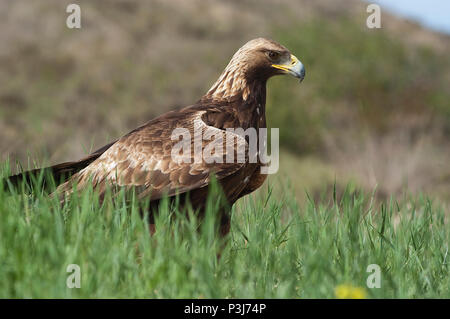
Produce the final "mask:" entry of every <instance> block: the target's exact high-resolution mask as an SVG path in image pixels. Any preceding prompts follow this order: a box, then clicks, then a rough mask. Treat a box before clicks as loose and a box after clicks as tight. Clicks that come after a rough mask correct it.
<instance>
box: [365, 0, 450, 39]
mask: <svg viewBox="0 0 450 319" xmlns="http://www.w3.org/2000/svg"><path fill="white" fill-rule="evenodd" d="M365 2H369V3H376V4H379V5H380V7H381V9H382V10H387V11H389V12H391V13H393V14H395V15H398V16H401V17H404V18H408V19H410V20H414V21H417V22H419V23H420V24H422V25H423V26H425V27H427V28H430V29H433V30H436V31H440V32H444V33H448V34H450V0H372V1H371V0H366V1H365Z"/></svg>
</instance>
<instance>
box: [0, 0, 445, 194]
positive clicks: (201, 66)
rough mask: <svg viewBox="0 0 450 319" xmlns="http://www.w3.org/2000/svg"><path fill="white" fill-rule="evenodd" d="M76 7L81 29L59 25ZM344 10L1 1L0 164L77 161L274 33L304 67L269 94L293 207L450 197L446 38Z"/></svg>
mask: <svg viewBox="0 0 450 319" xmlns="http://www.w3.org/2000/svg"><path fill="white" fill-rule="evenodd" d="M72 2H76V3H77V4H79V5H80V6H81V11H82V22H81V23H82V28H81V29H79V30H77V29H73V30H70V29H68V28H67V27H66V25H65V20H66V17H67V13H66V12H65V10H66V6H67V5H68V4H69V3H72ZM367 15H368V14H367V13H366V4H365V3H362V2H360V1H357V0H352V1H348V0H340V1H323V0H321V1H306V0H303V1H298V0H297V1H295V0H279V1H269V0H258V1H256V0H255V1H219V0H216V1H182V0H171V1H162V0H161V1H137V0H126V1H125V0H124V1H87V0H85V1H65V0H41V1H34V2H30V1H26V0H3V1H2V2H0V30H1V31H0V83H1V85H0V131H1V132H2V137H1V138H0V156H1V159H2V160H5V159H7V158H10V159H11V160H12V161H15V160H19V161H20V162H22V163H23V164H24V166H27V161H28V159H31V160H36V161H38V162H40V163H42V162H47V163H49V162H51V163H56V162H58V161H66V160H72V159H75V158H78V157H81V156H82V155H84V154H86V153H87V152H89V151H90V150H92V149H94V148H97V147H100V146H102V145H104V144H106V143H107V142H108V141H110V140H112V139H114V138H117V137H119V136H121V135H123V134H125V133H127V132H128V131H130V130H131V129H133V128H135V127H136V126H137V125H140V124H142V123H144V122H145V121H147V120H150V119H151V118H153V117H155V116H157V115H159V114H161V113H163V112H166V111H168V110H171V109H174V108H180V107H183V106H186V105H189V104H191V103H194V102H195V101H196V100H197V99H198V98H199V97H200V96H201V95H202V94H204V93H205V92H206V91H207V90H208V89H209V87H210V86H211V85H212V83H213V82H214V81H215V79H216V78H217V77H218V76H219V74H220V73H221V71H222V70H223V68H224V67H225V65H226V64H227V63H228V60H229V58H230V57H231V56H232V54H233V53H234V52H235V51H236V50H237V49H238V48H239V47H240V46H241V45H242V44H244V43H245V42H246V41H248V40H250V39H252V38H255V37H259V36H264V37H269V38H273V39H274V40H277V41H278V42H280V43H282V44H284V45H285V46H287V47H288V48H289V49H290V50H291V51H292V52H293V53H294V54H295V55H296V56H297V57H299V58H300V59H301V60H302V62H303V63H304V64H305V66H306V71H307V76H306V79H305V81H304V82H303V83H302V84H301V85H299V84H298V83H297V81H295V80H293V79H292V78H288V77H279V78H275V79H272V80H271V81H270V82H269V85H268V114H267V117H268V123H269V125H270V126H272V127H279V128H280V135H281V144H282V147H283V150H282V153H281V155H280V172H279V174H277V175H276V176H274V177H272V180H273V183H275V184H276V185H278V182H279V181H280V180H281V181H282V183H283V184H286V183H285V181H284V179H285V178H288V179H290V180H291V182H292V185H293V187H294V189H295V191H296V192H297V194H298V196H299V198H301V197H302V196H304V191H305V190H308V192H309V193H311V194H313V195H314V196H316V194H319V193H320V192H321V191H323V190H324V189H326V188H327V187H331V185H332V184H333V183H334V182H335V181H336V184H337V186H338V187H344V186H345V185H346V184H347V183H348V182H349V181H350V182H351V183H352V185H355V186H358V187H363V188H365V189H367V190H372V189H373V188H374V187H375V186H376V185H378V186H377V193H378V195H379V196H381V197H387V196H389V195H391V194H396V195H398V194H402V193H403V192H411V193H416V192H425V193H428V194H431V195H436V196H437V197H439V198H441V199H444V200H450V193H449V191H448V190H449V189H450V102H449V101H450V90H449V87H450V37H449V36H446V35H442V34H438V33H434V32H431V31H428V30H425V29H423V28H421V27H420V26H418V25H416V24H413V23H411V22H407V21H404V20H401V19H399V18H396V17H393V16H391V15H389V14H388V13H387V12H383V13H382V26H383V28H382V29H379V30H375V29H374V30H370V29H367V28H366V24H365V21H366V18H367Z"/></svg>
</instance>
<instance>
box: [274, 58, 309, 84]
mask: <svg viewBox="0 0 450 319" xmlns="http://www.w3.org/2000/svg"><path fill="white" fill-rule="evenodd" d="M272 67H274V68H276V69H280V70H283V71H284V72H286V73H287V74H290V75H293V76H295V77H296V78H298V79H300V82H302V81H303V79H304V78H305V74H306V72H305V67H304V66H303V64H302V62H300V60H299V59H297V57H296V56H295V55H293V54H291V59H290V61H288V63H286V64H272Z"/></svg>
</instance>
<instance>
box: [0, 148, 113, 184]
mask: <svg viewBox="0 0 450 319" xmlns="http://www.w3.org/2000/svg"><path fill="white" fill-rule="evenodd" d="M115 142H116V141H114V142H112V143H110V144H107V145H105V146H103V147H102V148H100V149H98V150H96V151H95V152H93V153H91V154H89V155H88V156H86V157H85V158H82V159H81V160H79V161H75V162H65V163H61V164H56V165H53V166H49V167H44V168H36V169H33V170H29V171H25V172H22V173H19V174H16V175H12V176H9V177H6V178H4V180H3V185H5V188H6V189H7V188H8V185H9V186H10V187H12V188H13V189H17V188H18V187H20V185H23V184H25V185H28V186H31V185H33V184H34V182H35V181H37V180H38V179H39V178H43V187H44V188H47V187H49V186H50V185H49V181H50V180H49V179H51V180H53V181H54V183H56V184H57V185H59V184H61V183H63V182H65V181H66V180H67V179H68V178H70V176H72V175H74V174H76V173H77V172H79V171H80V170H82V169H83V168H85V167H86V166H88V165H89V164H91V163H92V162H93V161H95V160H96V159H97V158H98V157H99V156H100V155H102V154H103V153H104V152H105V151H106V150H107V149H108V148H110V147H111V145H113V144H114V143H115Z"/></svg>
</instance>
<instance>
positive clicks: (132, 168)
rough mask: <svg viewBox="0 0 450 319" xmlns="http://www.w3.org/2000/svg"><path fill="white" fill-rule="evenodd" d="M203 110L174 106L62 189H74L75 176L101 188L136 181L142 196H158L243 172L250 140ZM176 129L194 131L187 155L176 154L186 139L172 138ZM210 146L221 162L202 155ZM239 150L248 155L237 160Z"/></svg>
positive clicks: (80, 186)
mask: <svg viewBox="0 0 450 319" xmlns="http://www.w3.org/2000/svg"><path fill="white" fill-rule="evenodd" d="M203 113H204V111H195V112H192V113H190V112H184V113H183V112H182V113H179V112H178V113H177V112H170V113H168V114H167V115H165V116H164V117H161V118H157V119H155V120H153V121H151V122H149V123H147V124H146V125H144V126H142V127H140V128H138V129H136V130H134V131H132V132H131V133H129V134H127V135H125V136H124V137H122V138H121V139H119V140H118V141H117V142H116V143H115V144H113V145H112V146H111V147H110V148H109V149H108V150H107V151H105V152H104V153H103V154H102V155H101V156H100V157H99V158H98V159H96V160H95V161H94V162H92V163H91V164H90V165H89V166H87V167H86V168H84V169H83V170H81V171H80V172H79V173H77V174H75V175H74V176H73V177H72V179H71V180H70V181H68V182H67V183H65V184H63V185H61V186H60V188H59V189H60V190H63V191H66V192H70V191H71V190H72V185H73V183H74V182H75V183H76V185H77V188H78V189H83V188H84V187H86V186H87V185H89V184H92V185H93V186H94V187H95V188H96V189H97V190H99V191H100V192H104V190H105V189H106V188H107V187H108V185H109V186H121V187H130V188H131V187H135V188H136V189H138V194H139V196H140V197H144V196H150V198H151V199H158V198H160V197H162V196H163V195H164V194H167V195H168V196H172V195H175V194H177V193H178V194H181V193H184V192H187V191H189V190H192V189H196V188H200V187H204V186H206V185H208V183H209V182H210V179H211V177H212V174H214V175H215V177H216V178H217V179H218V180H220V179H223V178H224V177H226V176H229V175H231V174H233V173H235V172H237V171H238V170H239V169H240V168H241V167H242V166H243V165H244V162H245V161H247V158H248V143H247V142H246V140H245V138H243V137H242V136H240V135H238V134H235V133H233V132H230V131H228V130H221V129H218V128H216V127H213V126H210V125H207V124H206V123H205V122H204V121H203V120H202V115H203ZM174 129H184V130H185V132H186V130H187V131H188V132H189V134H190V137H191V140H190V150H191V152H190V153H188V152H187V154H183V155H185V156H186V155H187V156H186V157H185V158H184V160H181V158H178V159H177V158H175V159H174V158H173V156H172V149H173V148H174V146H175V145H176V144H177V143H179V142H180V139H174V140H172V133H173V131H174ZM180 132H182V131H180ZM195 132H197V133H195ZM198 132H202V134H203V136H205V138H203V139H202V138H199V139H198V140H197V141H199V142H200V143H197V142H196V139H195V138H196V137H199V135H195V134H198ZM208 137H209V138H210V140H208V139H207V138H208ZM196 143H197V144H196ZM227 143H228V144H227ZM178 145H180V144H178ZM195 148H197V153H195V151H194V149H195ZM205 150H208V154H212V157H213V158H216V159H218V161H219V162H217V161H216V162H214V161H213V162H210V161H211V159H212V157H209V158H205V156H201V154H203V153H199V152H204V151H205ZM229 152H233V156H234V160H233V161H232V162H231V163H226V156H227V153H229ZM238 152H240V153H239V154H244V160H242V157H240V158H241V160H240V161H237V158H238ZM180 154H181V152H180ZM199 154H200V157H199V156H198V155H199Z"/></svg>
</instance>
